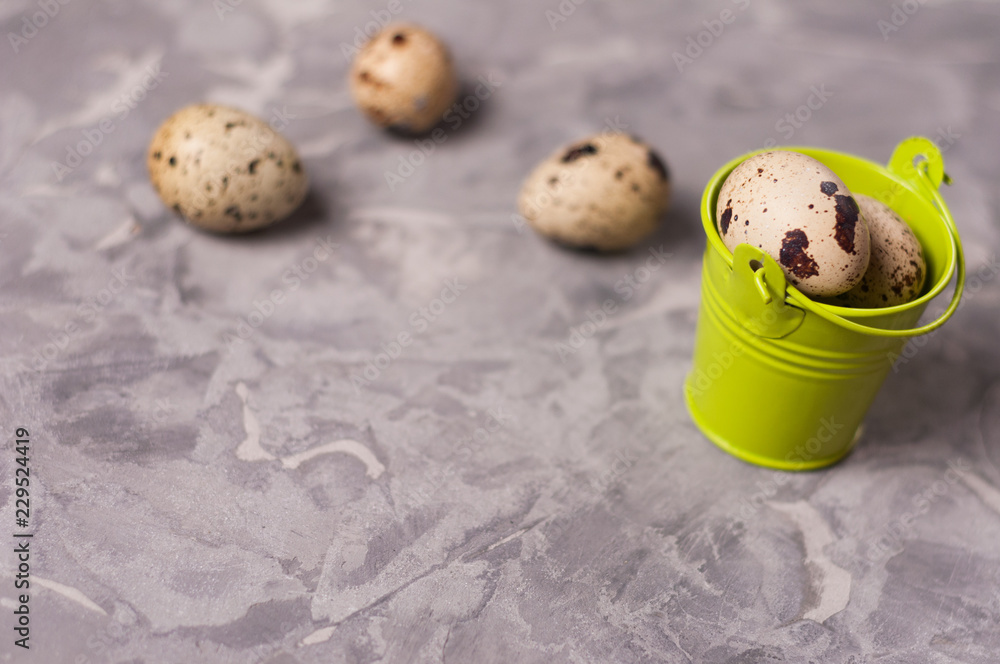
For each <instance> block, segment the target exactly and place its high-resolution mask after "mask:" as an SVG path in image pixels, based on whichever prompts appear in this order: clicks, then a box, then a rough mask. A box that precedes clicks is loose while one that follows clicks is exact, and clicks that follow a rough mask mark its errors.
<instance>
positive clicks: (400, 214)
mask: <svg viewBox="0 0 1000 664" xmlns="http://www.w3.org/2000/svg"><path fill="white" fill-rule="evenodd" d="M350 216H351V218H353V219H357V220H359V221H379V222H390V223H394V224H399V225H402V226H407V227H410V226H452V225H453V224H454V220H453V218H452V217H451V216H450V215H447V214H443V213H441V212H434V211H433V210H414V209H413V208H404V207H390V206H372V207H363V208H355V209H353V210H351V212H350Z"/></svg>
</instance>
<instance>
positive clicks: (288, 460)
mask: <svg viewBox="0 0 1000 664" xmlns="http://www.w3.org/2000/svg"><path fill="white" fill-rule="evenodd" d="M334 452H343V453H345V454H350V455H353V456H355V457H357V458H358V459H359V460H360V461H361V463H363V464H365V474H366V475H368V477H370V478H372V479H373V480H374V479H378V478H379V476H380V475H381V474H382V473H383V472H385V466H383V465H382V463H381V462H380V461H379V460H378V459H377V458H376V457H375V455H374V454H372V452H371V450H369V449H368V448H367V447H365V446H364V445H362V444H361V443H359V442H358V441H356V440H351V439H350V438H342V439H340V440H335V441H333V442H331V443H324V444H323V445H319V446H317V447H314V448H312V449H311V450H306V451H305V452H299V453H298V454H293V455H292V456H288V457H285V458H284V459H282V460H281V465H283V466H284V467H285V468H298V467H299V466H300V465H302V464H303V463H305V462H306V461H308V460H309V459H312V458H315V457H318V456H321V455H323V454H333V453H334Z"/></svg>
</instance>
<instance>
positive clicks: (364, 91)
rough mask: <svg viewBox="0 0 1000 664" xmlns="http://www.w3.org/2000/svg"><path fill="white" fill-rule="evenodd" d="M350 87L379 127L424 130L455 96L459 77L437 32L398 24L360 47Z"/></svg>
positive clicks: (356, 101) (356, 100)
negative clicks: (435, 33) (436, 34)
mask: <svg viewBox="0 0 1000 664" xmlns="http://www.w3.org/2000/svg"><path fill="white" fill-rule="evenodd" d="M350 89H351V95H352V96H353V97H354V101H355V103H356V104H357V105H358V107H359V108H360V109H361V111H362V112H363V113H364V114H365V116H366V117H367V118H368V119H369V120H371V121H372V122H374V123H375V124H377V125H378V126H380V127H392V128H394V129H400V130H403V131H407V132H410V133H422V132H425V131H427V130H428V129H430V128H432V127H433V126H434V125H436V124H437V123H438V122H440V121H441V116H442V115H444V113H445V111H446V110H448V107H450V106H451V105H452V103H453V102H454V101H455V97H456V95H457V94H458V80H457V78H456V76H455V71H454V68H453V66H452V62H451V55H450V54H449V53H448V49H447V48H446V47H445V45H444V44H443V43H442V42H441V41H440V40H439V39H438V38H437V37H435V36H434V35H433V34H431V33H430V32H429V31H427V30H425V29H424V28H422V27H420V26H417V25H412V24H408V23H393V24H390V25H387V26H386V27H385V28H383V29H382V30H381V31H380V32H379V33H378V34H376V35H375V36H374V37H372V38H371V40H369V41H368V42H367V43H366V44H365V45H364V46H363V47H362V48H361V51H360V52H359V53H358V55H357V57H356V58H355V59H354V62H353V64H352V66H351V72H350Z"/></svg>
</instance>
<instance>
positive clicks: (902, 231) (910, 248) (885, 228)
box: [831, 194, 927, 308]
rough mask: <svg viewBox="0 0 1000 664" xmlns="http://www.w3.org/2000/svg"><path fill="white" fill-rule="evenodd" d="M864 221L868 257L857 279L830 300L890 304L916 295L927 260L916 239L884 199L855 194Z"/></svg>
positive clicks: (849, 303)
mask: <svg viewBox="0 0 1000 664" xmlns="http://www.w3.org/2000/svg"><path fill="white" fill-rule="evenodd" d="M854 200H856V201H857V202H858V206H860V208H861V214H862V215H864V218H865V221H867V222H868V231H869V233H870V234H871V260H870V261H869V262H868V270H867V271H866V272H865V274H864V276H863V277H862V278H861V283H859V284H858V285H857V286H855V287H854V288H852V289H851V290H849V291H847V292H846V293H843V294H841V295H838V296H837V297H836V298H833V300H832V301H831V302H832V303H833V304H839V305H841V306H847V307H865V308H875V307H892V306H895V305H897V304H905V303H907V302H909V301H911V300H915V299H916V298H917V297H919V296H920V291H921V290H922V289H923V287H924V278H925V276H926V274H927V264H926V263H925V262H924V253H923V251H922V249H921V247H920V241H919V240H917V237H916V236H915V235H914V234H913V231H912V230H910V227H909V226H908V225H907V224H906V222H905V221H903V219H902V218H901V217H900V216H899V215H898V214H896V213H895V212H893V211H892V209H890V208H889V207H888V206H887V205H886V204H885V203H882V202H881V201H878V200H876V199H874V198H872V197H871V196H865V195H863V194H855V196H854Z"/></svg>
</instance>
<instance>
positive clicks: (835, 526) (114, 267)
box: [0, 0, 1000, 664]
mask: <svg viewBox="0 0 1000 664" xmlns="http://www.w3.org/2000/svg"><path fill="white" fill-rule="evenodd" d="M43 5H44V2H33V1H24V0H19V1H11V2H4V3H3V5H2V7H0V18H2V25H3V33H4V42H5V43H4V44H2V45H0V53H2V55H0V63H2V64H0V91H2V94H0V223H2V227H0V331H2V333H0V347H2V352H0V381H2V383H0V415H2V416H0V420H2V422H3V436H4V438H3V441H4V447H3V449H4V453H3V454H2V455H0V478H2V482H0V501H2V502H0V504H2V509H0V524H2V527H0V539H2V541H3V544H2V545H0V550H2V552H3V553H0V609H2V610H0V616H2V617H0V625H2V626H3V627H2V629H0V661H4V662H46V663H63V662H119V663H125V662H129V663H134V664H138V663H144V664H152V663H159V662H226V663H229V662H232V663H241V664H243V663H256V662H261V663H264V662H268V663H270V664H292V663H294V662H297V663H301V664H312V663H320V662H341V661H344V662H378V661H381V662H449V663H452V662H459V663H461V662H545V663H546V664H554V663H555V662H587V663H590V662H593V663H597V662H671V663H672V662H710V663H723V662H729V663H734V664H735V663H737V662H739V663H757V662H795V663H801V664H807V663H812V662H815V663H824V664H826V663H834V664H862V663H864V664H870V663H874V662H879V663H882V664H889V663H913V662H931V663H934V664H938V663H940V664H943V663H952V662H963V663H969V664H979V663H982V664H988V663H993V662H996V661H997V652H998V651H1000V627H998V625H1000V594H998V587H1000V566H998V563H1000V549H998V547H997V544H998V542H1000V514H998V513H1000V468H998V465H997V464H998V463H1000V387H998V384H1000V381H998V374H1000V349H998V347H997V340H998V339H1000V316H998V315H997V310H998V304H1000V302H998V300H1000V285H998V284H997V281H996V279H995V278H994V276H995V271H992V270H990V269H989V267H990V266H991V265H995V262H996V252H997V248H998V245H1000V233H998V228H997V222H996V215H997V209H998V203H1000V198H998V195H997V184H998V182H1000V166H998V161H997V145H998V144H1000V67H998V64H997V63H998V60H1000V40H998V38H997V35H998V34H1000V4H997V3H995V2H971V1H970V2H942V1H938V2H926V3H917V2H915V1H914V2H910V3H909V4H907V3H900V2H897V3H895V4H892V3H884V2H877V3H872V2H860V1H852V2H837V3H829V2H818V1H811V2H796V3H792V2H784V3H776V2H761V1H758V0H739V1H737V2H726V1H720V2H714V3H695V2H676V3H661V2H654V1H648V2H635V3H618V2H600V1H597V0H589V1H588V2H584V3H582V4H580V5H575V4H573V3H570V2H569V0H564V1H563V2H562V3H561V4H560V3H559V2H558V1H557V0H551V1H550V2H530V1H528V0H517V1H511V2H496V3H469V2H464V3H463V2H430V1H420V0H414V1H412V2H411V1H408V0H403V1H402V2H401V3H400V4H399V5H396V4H395V3H387V2H371V3H362V2H333V1H326V0H300V1H296V2H280V1H279V0H272V1H270V2H265V1H263V0H259V1H258V0H245V1H244V2H242V3H237V2H235V1H234V0H220V1H218V2H215V3H214V4H213V3H210V2H208V1H207V0H206V1H203V2H194V1H190V2H151V1H143V2H126V1H125V0H108V1H105V2H97V1H87V0H76V1H74V2H71V3H68V4H65V5H61V4H57V3H51V6H49V10H50V12H52V13H54V15H53V16H51V17H47V16H44V15H39V14H38V12H42V11H43V9H42V7H43ZM904 5H905V9H904ZM45 6H48V5H45ZM390 7H391V8H393V9H395V8H397V7H398V8H399V9H400V10H401V11H400V12H399V13H398V15H397V16H398V17H399V18H405V19H408V20H413V21H417V22H420V23H422V24H424V25H426V26H428V27H430V28H432V29H433V30H436V31H437V32H438V33H439V34H440V35H441V36H442V37H443V38H444V39H445V40H446V41H447V43H448V44H449V45H450V46H451V48H452V50H453V52H454V55H455V59H456V62H457V63H458V66H459V68H460V70H461V73H462V76H463V79H464V80H465V81H467V82H468V83H470V84H471V85H472V87H473V88H474V85H475V81H476V80H477V79H478V77H480V76H484V77H491V76H492V77H493V79H494V80H495V81H498V82H499V84H498V85H497V86H496V88H495V89H494V90H493V92H492V93H491V94H490V96H489V98H488V99H487V100H485V101H484V102H483V103H482V105H481V108H479V109H477V110H476V111H475V112H474V113H472V114H470V117H469V118H467V119H463V121H462V122H461V123H460V125H461V126H459V127H457V128H453V127H449V129H448V133H447V140H446V141H445V142H444V143H443V144H441V145H438V146H436V147H435V149H434V150H433V152H431V153H430V154H427V155H424V156H423V157H422V158H420V157H416V156H414V154H419V153H415V152H414V151H415V150H418V147H417V146H416V145H415V144H414V142H413V141H412V140H410V139H402V138H398V137H393V136H390V135H387V134H385V133H383V132H380V131H377V130H375V129H374V128H373V127H371V126H370V125H368V124H367V123H366V122H365V121H364V119H363V118H362V117H361V116H360V115H359V114H358V113H357V112H356V111H355V109H354V108H353V107H352V105H351V102H350V99H349V97H348V95H347V91H346V82H345V75H346V72H347V68H348V58H347V57H345V54H344V53H345V51H347V50H349V49H347V48H345V46H344V45H346V44H349V43H350V41H351V40H353V39H354V37H355V35H356V34H357V33H356V28H358V29H361V30H363V29H364V27H365V24H366V23H367V22H370V21H373V20H374V19H373V16H378V15H379V14H380V12H381V13H382V15H383V16H384V14H385V13H388V12H389V9H388V8H390ZM53 8H57V9H58V10H57V11H56V9H53ZM373 11H374V12H375V14H374V15H373V14H372V13H371V12H373ZM724 11H729V12H730V13H728V14H724V13H723V12H724ZM907 12H909V13H907ZM39 16H41V18H39ZM560 19H565V20H560ZM25 20H27V21H29V24H30V22H31V21H32V20H35V21H36V22H38V23H43V25H42V27H40V28H38V29H37V30H36V31H32V30H31V29H29V27H26V24H25V23H24V21H25ZM726 21H728V22H726ZM706 22H707V23H706ZM890 28H892V29H890ZM713 31H714V33H718V34H713ZM11 34H14V35H15V38H13V39H12V38H11ZM699 39H700V40H701V42H702V46H701V47H700V49H701V50H700V51H699V50H698V48H694V47H691V46H690V45H691V44H697V43H698V41H699ZM688 48H690V51H689V53H688V54H687V55H685V56H684V57H685V58H686V57H690V62H686V61H684V60H683V59H682V58H676V57H675V53H679V54H684V53H685V51H686V50H687V49H688ZM678 62H679V63H680V66H679V65H678ZM201 100H208V101H213V102H220V103H226V104H232V105H236V106H239V107H241V108H244V109H246V110H249V111H252V112H254V113H257V114H259V115H260V116H262V117H264V118H266V119H272V120H274V121H275V122H276V123H279V124H280V126H282V127H283V128H284V129H283V131H284V133H285V135H286V136H288V137H289V138H290V139H291V140H292V141H293V142H294V143H295V144H296V145H297V146H298V147H299V149H300V150H301V153H302V156H303V160H304V163H305V166H306V168H307V171H308V173H309V175H310V177H311V181H312V189H311V194H310V197H309V199H308V201H307V203H306V205H305V206H304V207H303V208H302V209H301V211H300V212H299V213H297V214H296V215H295V217H294V218H293V219H292V220H290V221H289V222H288V223H285V224H283V225H281V226H280V227H275V228H273V229H271V230H268V231H267V232H263V233H259V234H254V235H252V236H247V237H218V236H211V235H207V234H204V233H200V232H198V231H196V230H194V229H192V228H191V227H188V226H186V225H184V224H182V223H180V222H179V221H178V220H177V219H175V218H173V217H172V215H171V214H170V213H168V211H167V210H165V209H163V207H162V205H161V204H160V203H159V201H158V199H157V198H156V196H155V193H154V192H153V190H152V188H151V186H150V184H149V182H148V179H147V176H146V172H145V166H144V152H145V147H146V145H147V143H148V140H149V138H150V136H151V134H152V132H153V130H154V129H155V127H156V126H157V125H158V124H159V123H160V122H161V121H162V120H163V119H165V118H166V117H167V116H168V115H169V114H170V113H171V112H173V111H174V110H175V109H177V108H179V107H180V106H182V105H185V104H188V103H192V102H195V101H201ZM810 105H811V108H810ZM796 113H798V116H799V119H795V114H796ZM789 114H791V118H792V120H788V119H787V117H786V116H788V115H789ZM609 123H611V124H617V126H619V127H622V128H625V129H627V130H628V131H630V132H633V133H635V134H638V135H639V136H641V137H643V138H644V139H645V140H647V141H649V142H650V143H652V144H653V145H654V146H656V147H657V148H658V149H659V150H660V152H661V153H662V154H663V155H664V157H665V158H666V160H667V161H668V163H669V165H670V167H671V170H672V172H673V175H674V183H675V189H674V192H675V195H674V199H673V203H672V206H671V210H670V212H669V214H668V216H667V218H666V219H665V222H664V225H663V228H662V231H660V232H659V233H658V234H657V235H656V236H655V237H653V238H652V239H650V240H649V241H648V242H646V243H644V244H643V245H642V246H640V247H637V248H636V249H635V250H634V251H631V252H628V253H625V254H621V255H616V256H607V257H602V256H597V255H592V254H585V253H575V252H569V251H565V250H563V249H560V248H559V247H556V246H553V245H551V244H549V243H547V242H545V241H543V240H542V239H540V238H538V237H537V236H535V235H534V234H533V233H531V232H530V231H529V230H524V229H521V230H519V228H518V226H517V224H515V223H513V222H512V220H511V214H512V213H513V212H514V200H515V197H516V193H517V190H518V187H519V184H520V182H521V179H522V178H523V177H524V176H525V175H526V173H527V172H528V170H529V169H530V168H531V167H532V166H533V165H534V164H535V163H536V162H537V161H539V160H540V159H541V158H543V157H544V156H545V155H546V154H548V153H549V152H550V151H551V150H553V149H554V148H555V147H556V146H557V145H559V144H561V143H563V142H566V141H570V140H573V139H575V138H578V137H580V136H583V135H585V134H587V133H590V132H595V131H600V130H601V129H602V128H603V127H605V126H607V125H608V124H609ZM912 134H922V135H925V136H929V137H931V138H935V139H937V140H938V141H939V142H940V144H941V146H942V148H943V149H944V151H945V159H946V165H947V170H948V172H949V174H950V175H951V176H952V177H953V178H954V182H955V183H954V185H953V186H952V187H950V188H948V189H947V190H946V191H945V195H946V198H947V200H948V203H949V205H950V207H951V210H952V212H953V213H954V215H955V217H956V219H957V220H958V224H959V226H960V228H961V231H962V234H963V237H964V239H965V243H966V246H967V249H968V259H969V264H970V271H971V275H972V277H973V283H972V287H971V288H970V292H969V294H968V296H967V299H966V303H965V305H964V306H963V308H962V310H961V311H960V312H959V313H958V314H957V315H956V316H955V318H954V320H953V321H952V322H951V323H949V324H948V325H947V326H945V327H944V328H943V329H942V330H941V331H940V332H939V333H937V334H935V335H933V336H932V337H930V338H929V339H928V340H927V341H926V343H925V344H923V345H921V346H919V347H914V349H913V351H912V352H911V353H910V356H909V357H908V358H907V359H906V361H905V362H903V363H902V364H901V365H900V366H899V371H898V372H897V373H894V374H892V375H891V376H890V378H889V380H888V382H887V384H886V386H885V389H884V390H883V392H882V394H881V395H880V397H879V399H878V401H877V402H876V404H875V406H874V407H873V409H872V411H871V413H870V417H869V419H868V424H867V431H866V434H865V436H864V438H863V440H862V441H861V443H860V445H859V447H858V448H857V450H856V451H855V452H854V453H853V454H852V455H851V456H850V457H848V458H847V459H846V460H845V461H844V462H843V463H841V464H840V465H838V466H836V467H834V468H831V469H829V470H826V471H822V472H815V473H808V474H793V475H789V474H783V473H778V472H774V471H769V470H765V469H761V468H756V467H753V466H749V465H747V464H744V463H742V462H740V461H738V460H736V459H734V458H731V457H729V456H727V455H726V454H724V453H722V452H721V451H719V450H718V449H716V448H715V447H714V446H713V445H712V444H710V443H709V442H708V441H707V440H706V439H704V438H703V437H702V436H701V435H700V433H699V432H698V430H697V429H696V428H695V427H694V426H693V425H692V424H691V422H690V421H689V419H688V416H687V414H686V412H685V409H684V406H683V400H682V392H681V385H682V380H683V377H684V375H685V373H686V372H687V370H688V369H689V366H690V355H691V350H692V344H693V338H694V326H695V321H696V307H697V302H698V284H699V266H700V261H701V251H702V248H703V244H704V243H703V237H702V232H701V229H700V222H699V218H698V200H699V197H700V195H701V191H702V188H703V186H704V183H705V182H706V181H707V180H708V178H709V177H710V176H711V174H712V173H713V172H714V171H715V169H716V168H718V167H719V166H720V165H721V164H722V163H724V162H726V161H728V160H729V159H731V158H733V157H735V156H737V155H739V154H741V153H743V152H745V151H748V150H751V149H754V148H757V147H760V146H762V145H764V144H765V143H766V142H767V141H768V140H769V139H773V140H774V141H775V142H777V143H780V144H805V145H817V146H824V147H830V148H836V149H840V150H843V151H847V152H852V153H855V154H859V155H862V156H864V157H867V158H870V159H872V160H875V161H879V162H884V161H885V160H887V159H888V157H889V155H890V154H891V151H892V148H893V146H894V145H895V144H896V143H897V142H898V141H899V140H901V139H902V138H904V137H906V136H908V135H912ZM88 142H89V143H91V145H89V146H87V145H86V144H87V143H88ZM81 145H83V147H80V146H81ZM73 152H77V153H82V152H86V153H87V154H80V155H79V157H80V159H79V163H78V162H77V159H76V158H74V157H73V155H72V153H73ZM401 159H402V160H404V162H407V161H409V162H413V161H420V162H421V163H419V164H418V165H416V166H415V167H414V168H412V173H411V172H410V170H411V169H409V168H408V167H405V166H401V161H400V160H401ZM56 164H60V165H61V168H60V167H57V166H55V165H56ZM401 169H402V170H401ZM388 172H391V173H397V174H402V173H405V177H403V181H402V182H395V183H394V186H393V187H390V186H389V184H388V183H387V177H386V173H388ZM321 243H328V244H329V245H330V247H332V249H331V248H322V247H321ZM651 249H652V250H659V251H662V252H667V253H669V254H670V255H669V257H667V258H665V259H663V260H662V261H661V262H660V263H659V264H660V265H661V269H658V270H657V271H655V272H654V273H653V274H652V276H651V278H650V279H649V280H648V281H646V282H644V283H643V284H642V285H641V287H639V288H637V289H635V291H634V295H633V297H631V298H630V299H628V300H625V299H624V297H623V296H622V295H621V294H620V293H617V292H616V291H615V289H614V286H615V284H616V283H617V282H618V281H619V280H621V279H624V278H625V277H627V276H629V275H633V274H635V273H636V270H637V269H638V268H639V267H640V266H641V265H643V264H644V263H645V261H646V257H647V256H648V255H649V251H650V250H651ZM448 284H452V287H453V288H454V289H455V291H456V292H457V296H455V297H452V296H451V295H449V296H448V299H453V300H454V301H453V302H451V303H449V304H444V303H443V302H435V300H436V298H439V297H440V296H441V293H442V290H443V289H447V288H448ZM275 292H277V293H278V295H279V297H278V299H279V300H280V302H278V303H277V304H274V303H273V302H272V303H271V305H268V304H262V303H263V302H264V301H265V300H268V299H270V297H271V295H272V294H273V293H275ZM607 298H618V302H619V304H620V307H619V308H618V310H617V312H616V313H615V315H614V316H612V317H611V318H610V319H609V321H608V322H607V323H606V324H604V325H603V326H601V328H600V329H599V330H598V331H597V333H596V334H594V335H593V337H592V338H589V339H588V340H587V342H586V343H585V344H583V346H582V347H581V348H580V349H579V350H578V351H577V352H576V353H574V354H572V355H571V356H569V357H568V358H566V361H562V359H561V358H560V356H559V354H558V353H557V351H556V348H557V344H558V343H560V342H565V341H566V340H567V339H568V338H569V336H570V334H571V333H572V332H573V330H574V329H577V328H578V327H579V326H580V325H581V324H582V323H583V322H585V321H586V320H587V312H588V311H591V310H593V309H595V308H597V307H599V306H600V303H601V302H602V301H604V300H605V299H607ZM272 305H273V306H272ZM421 308H425V309H426V310H427V314H424V313H421ZM251 323H253V325H251ZM403 332H407V333H409V334H410V335H411V338H412V343H411V344H410V345H409V346H407V347H405V348H403V349H401V352H400V353H399V354H398V357H395V358H393V359H392V361H391V362H388V363H387V362H385V361H384V360H380V359H379V357H378V354H379V353H380V352H381V348H382V345H383V344H387V345H388V344H390V342H391V341H392V340H393V339H395V338H397V337H398V335H399V334H400V333H403ZM241 334H242V336H245V337H247V338H246V339H242V338H241ZM234 339H239V341H234ZM369 361H372V362H375V361H379V363H380V364H381V365H382V366H381V368H378V371H377V372H376V371H375V369H370V370H369V372H368V378H365V382H364V384H361V383H360V382H358V381H355V382H354V383H352V376H353V375H359V376H362V377H364V371H365V369H366V366H367V365H366V363H368V362H369ZM376 373H377V375H376ZM369 378H370V380H369ZM16 427H25V428H26V429H28V430H29V432H30V438H31V449H32V452H31V455H30V468H31V481H32V483H31V485H30V486H31V494H30V500H31V510H32V511H31V517H30V526H29V528H28V529H27V530H28V531H30V532H33V533H34V538H33V540H32V544H31V547H32V555H31V561H30V565H31V568H30V569H31V575H32V576H31V588H30V609H31V613H30V630H31V631H30V645H31V649H30V651H24V650H23V649H21V648H18V647H15V646H14V643H13V641H14V637H15V634H14V632H13V630H12V627H13V625H14V618H15V616H14V615H13V611H14V610H15V609H16V608H17V606H18V597H17V592H16V591H15V588H14V582H15V574H16V571H17V565H18V560H17V556H16V554H15V553H14V552H13V551H14V546H15V540H14V538H13V537H12V533H14V532H16V531H17V529H16V528H15V527H14V523H15V522H14V519H15V513H14V510H15V495H14V484H13V478H14V470H15V468H16V462H15V451H14V449H13V445H14V443H13V438H14V430H15V428H16Z"/></svg>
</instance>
